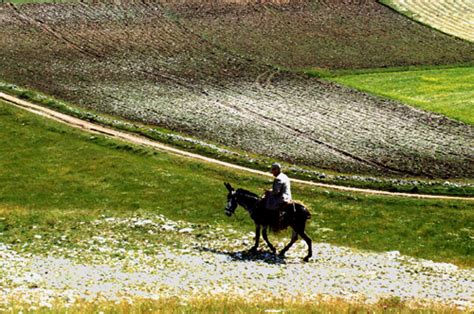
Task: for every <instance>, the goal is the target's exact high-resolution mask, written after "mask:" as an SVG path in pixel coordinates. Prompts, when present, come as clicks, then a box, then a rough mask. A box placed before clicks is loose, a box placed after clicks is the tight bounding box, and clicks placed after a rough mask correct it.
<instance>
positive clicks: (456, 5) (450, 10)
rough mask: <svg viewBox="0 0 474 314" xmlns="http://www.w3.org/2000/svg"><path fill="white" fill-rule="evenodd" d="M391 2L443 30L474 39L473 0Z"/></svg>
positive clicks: (395, 0)
mask: <svg viewBox="0 0 474 314" xmlns="http://www.w3.org/2000/svg"><path fill="white" fill-rule="evenodd" d="M389 4H390V5H391V6H393V7H394V8H395V9H397V10H400V11H401V12H405V13H408V14H410V16H411V17H413V18H414V19H415V20H418V21H420V22H422V23H424V24H427V25H430V26H432V27H434V28H436V29H439V30H440V31H442V32H445V33H447V34H451V35H453V36H457V37H459V38H463V39H466V40H469V41H474V3H473V2H472V1H471V0H456V1H452V0H438V1H423V0H392V1H389Z"/></svg>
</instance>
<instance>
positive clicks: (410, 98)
mask: <svg viewBox="0 0 474 314" xmlns="http://www.w3.org/2000/svg"><path fill="white" fill-rule="evenodd" d="M329 79H331V80H334V81H336V82H338V83H341V84H344V85H348V86H351V87H353V88H356V89H358V90H361V91H365V92H369V93H372V94H376V95H379V96H383V97H388V98H391V99H395V100H398V101H401V102H403V103H406V104H409V105H412V106H414V107H417V108H420V109H423V110H427V111H432V112H436V113H440V114H443V115H445V116H447V117H450V118H452V119H456V120H459V121H462V122H465V123H467V124H474V67H456V68H451V69H430V70H420V71H402V72H381V73H366V74H349V75H341V76H335V77H332V78H329Z"/></svg>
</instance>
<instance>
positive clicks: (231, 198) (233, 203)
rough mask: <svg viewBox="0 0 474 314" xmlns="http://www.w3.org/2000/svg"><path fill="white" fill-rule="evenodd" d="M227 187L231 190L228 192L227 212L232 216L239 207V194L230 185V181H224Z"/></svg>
mask: <svg viewBox="0 0 474 314" xmlns="http://www.w3.org/2000/svg"><path fill="white" fill-rule="evenodd" d="M224 185H225V187H226V188H227V190H228V191H229V193H227V205H226V206H225V214H226V215H227V216H229V217H230V216H232V215H233V214H234V212H235V209H236V208H237V205H238V204H237V194H236V193H235V190H234V188H233V187H232V186H231V185H230V183H224Z"/></svg>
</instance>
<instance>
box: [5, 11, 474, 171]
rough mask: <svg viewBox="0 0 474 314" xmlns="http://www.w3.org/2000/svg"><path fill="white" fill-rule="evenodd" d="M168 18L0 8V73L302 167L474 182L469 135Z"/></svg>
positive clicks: (455, 125) (473, 134)
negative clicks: (253, 55)
mask: <svg viewBox="0 0 474 314" xmlns="http://www.w3.org/2000/svg"><path fill="white" fill-rule="evenodd" d="M322 4H323V3H321V5H322ZM348 6H349V7H350V5H348ZM329 7H330V6H329ZM263 8H265V10H271V8H273V6H271V7H268V8H267V6H263ZM281 8H286V6H283V7H281ZM170 10H171V9H170V7H167V8H164V7H163V6H162V5H160V4H157V3H130V4H121V5H111V4H104V3H98V4H85V3H77V4H69V5H23V6H20V7H15V6H12V5H8V4H4V5H1V6H0V77H1V78H2V79H3V80H6V81H8V82H11V83H16V84H19V85H22V86H27V87H30V88H34V89H37V90H41V91H43V92H45V93H48V94H51V95H54V96H56V97H59V98H62V99H65V100H68V101H71V102H73V103H75V104H78V105H80V106H83V107H84V108H88V109H92V110H96V111H98V112H102V113H108V114H112V115H117V116H121V117H125V118H127V119H130V120H136V121H141V122H145V123H149V124H154V125H158V126H162V127H166V128H169V129H173V130H178V131H181V132H185V133H188V134H191V135H194V136H197V137H200V138H203V139H206V140H209V141H213V142H217V143H220V144H225V145H229V146H232V147H236V148H240V149H243V150H246V151H249V152H254V153H259V154H263V155H266V156H270V157H273V158H278V159H282V160H286V161H289V162H293V163H297V164H301V165H308V166H315V167H320V168H326V169H332V170H336V171H341V172H355V173H377V174H380V173H383V174H388V175H389V174H391V175H412V176H430V177H443V178H457V177H468V178H470V177H472V176H473V174H474V167H472V162H473V155H474V153H473V149H472V145H471V144H472V142H473V139H474V130H473V128H472V127H470V126H468V125H465V124H462V123H459V122H455V121H452V120H449V119H447V118H444V117H441V116H438V115H434V114H430V113H426V112H423V111H419V110H416V109H412V108H409V107H406V106H403V105H401V104H399V103H396V102H391V101H382V100H380V99H377V98H375V97H371V96H368V95H366V94H363V93H358V92H355V91H352V90H350V89H346V88H343V87H339V86H337V85H334V84H331V83H325V82H321V81H318V80H317V79H314V78H308V77H305V76H302V75H298V74H291V73H288V72H283V71H277V70H275V69H274V68H273V67H270V66H266V65H263V64H262V63H260V62H257V61H254V60H252V59H249V58H243V57H241V56H240V53H234V52H232V51H231V50H233V49H230V48H229V49H223V48H222V47H221V46H218V45H215V44H213V43H212V42H210V41H209V40H208V39H206V37H203V35H202V33H201V32H195V31H194V30H193V31H191V30H190V29H189V25H184V26H183V22H182V21H181V20H180V19H177V18H176V16H175V15H173V14H171V11H170ZM285 10H286V9H285ZM288 10H290V9H288ZM333 11H334V10H333ZM186 23H187V22H186ZM186 23H185V24H186ZM328 36H329V35H328ZM331 36H332V35H331ZM331 36H330V37H331ZM406 36H407V38H408V37H409V38H412V37H413V36H409V33H408V32H407V33H406ZM441 42H442V41H441ZM463 45H464V46H463ZM224 46H225V45H224ZM460 47H464V48H462V49H467V51H472V49H473V48H472V46H469V45H466V44H465V43H463V44H461V46H460ZM470 49H471V50H470ZM334 51H335V50H334ZM458 56H465V54H462V53H458ZM464 58H465V57H464ZM295 60H296V59H295ZM433 63H436V62H434V61H433ZM374 65H376V64H374ZM295 66H296V64H295Z"/></svg>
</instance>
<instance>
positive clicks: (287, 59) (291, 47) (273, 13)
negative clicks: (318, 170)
mask: <svg viewBox="0 0 474 314" xmlns="http://www.w3.org/2000/svg"><path fill="white" fill-rule="evenodd" d="M435 2H436V1H435ZM255 3H256V1H247V3H245V2H244V3H238V4H236V3H235V2H234V3H229V1H227V2H226V1H224V2H223V1H217V0H213V1H205V2H204V1H180V2H178V1H169V3H167V4H166V6H167V8H168V9H169V10H170V11H172V12H173V14H174V15H175V16H177V17H178V18H179V20H180V22H181V23H182V24H183V25H185V26H186V27H187V28H188V29H190V30H192V31H193V32H195V33H197V34H200V35H202V36H204V37H205V38H208V39H209V40H211V41H212V42H214V43H216V44H218V45H219V46H221V47H225V48H227V49H229V50H232V51H235V52H238V53H240V54H243V55H248V56H252V57H257V58H258V59H260V60H262V61H264V62H267V63H270V64H276V65H280V66H285V67H292V68H295V67H297V68H301V67H321V68H329V69H347V68H350V69H353V68H379V67H393V66H407V65H439V64H455V63H460V62H472V61H474V45H473V44H470V43H467V42H463V41H462V40H457V39H455V38H452V37H450V36H448V35H444V34H442V33H439V32H436V31H433V30H432V29H430V28H428V27H424V26H422V25H420V24H418V23H416V22H413V21H412V20H410V19H408V18H406V17H404V16H402V15H400V14H397V13H396V12H394V11H393V10H390V9H389V8H387V7H385V6H383V5H382V4H379V3H377V2H376V1H372V0H371V1H369V0H358V1H344V0H331V1H327V0H315V1H302V0H299V1H286V2H285V3H284V4H275V3H272V1H267V2H264V4H255Z"/></svg>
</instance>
